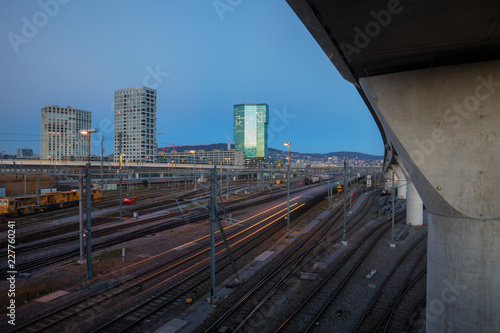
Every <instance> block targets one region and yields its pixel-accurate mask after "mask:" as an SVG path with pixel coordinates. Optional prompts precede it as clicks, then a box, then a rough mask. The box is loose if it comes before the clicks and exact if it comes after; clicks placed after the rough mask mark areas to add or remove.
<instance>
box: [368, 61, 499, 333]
mask: <svg viewBox="0 0 500 333" xmlns="http://www.w3.org/2000/svg"><path fill="white" fill-rule="evenodd" d="M360 83H361V85H362V88H363V90H364V91H365V93H366V94H367V96H368V98H369V100H370V103H371V105H372V107H373V109H374V111H375V113H376V114H377V117H378V119H379V121H380V122H381V124H382V126H383V128H384V132H385V134H386V137H387V139H388V142H389V149H390V151H389V152H388V156H391V154H393V153H394V152H397V155H398V157H399V158H400V160H401V161H402V164H403V165H404V167H405V169H406V171H407V173H408V176H409V178H410V179H411V180H412V181H413V183H414V185H415V187H416V189H417V191H418V194H420V197H421V198H422V201H423V202H424V204H425V207H426V208H427V211H428V213H429V239H428V253H427V258H428V261H427V271H428V273H427V332H494V331H497V332H498V331H500V319H499V318H500V172H499V171H500V61H492V62H484V63H474V64H467V65H457V66H449V67H438V68H432V69H425V70H418V71H409V72H400V73H396V74H389V75H380V76H374V77H370V78H366V79H361V80H360Z"/></svg>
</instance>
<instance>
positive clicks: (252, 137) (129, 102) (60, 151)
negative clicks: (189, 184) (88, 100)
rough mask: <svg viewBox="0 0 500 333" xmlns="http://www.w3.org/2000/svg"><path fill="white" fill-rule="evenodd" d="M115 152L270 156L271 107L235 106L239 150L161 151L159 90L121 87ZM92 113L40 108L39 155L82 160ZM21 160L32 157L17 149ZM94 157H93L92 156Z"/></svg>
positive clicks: (228, 159) (149, 158) (201, 159)
mask: <svg viewBox="0 0 500 333" xmlns="http://www.w3.org/2000/svg"><path fill="white" fill-rule="evenodd" d="M114 97H115V98H114V155H113V156H120V155H121V156H122V157H123V158H124V159H125V160H126V161H127V162H143V163H148V162H163V163H192V164H195V163H200V164H213V165H226V164H227V165H233V166H238V165H248V164H249V163H252V161H253V162H254V163H265V162H266V161H267V160H268V153H267V150H268V147H267V145H268V124H269V106H268V105H267V104H237V105H234V106H233V111H234V113H233V134H234V141H235V149H229V148H230V147H228V149H227V150H226V151H223V150H213V151H204V150H198V151H191V152H188V153H186V152H176V151H173V152H168V153H167V152H165V151H163V152H161V151H157V142H156V90H155V89H152V88H148V87H144V86H141V87H135V88H126V89H117V90H116V91H115V96H114ZM89 129H92V113H91V112H90V111H85V110H80V109H75V108H72V107H69V106H68V107H60V106H58V105H52V106H45V107H43V108H42V109H41V124H40V158H41V159H42V160H55V161H57V160H68V161H75V160H76V161H78V160H80V161H83V160H86V159H87V158H88V156H89V154H90V147H91V137H89V136H88V135H90V133H86V132H85V131H87V132H88V130H89ZM17 156H18V158H27V157H31V156H33V151H32V150H31V149H26V148H19V149H18V153H17ZM91 159H92V160H94V158H91Z"/></svg>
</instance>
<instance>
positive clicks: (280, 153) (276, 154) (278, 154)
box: [167, 143, 384, 161]
mask: <svg viewBox="0 0 500 333" xmlns="http://www.w3.org/2000/svg"><path fill="white" fill-rule="evenodd" d="M213 149H218V150H226V149H227V143H212V144H209V145H193V146H190V145H182V146H175V150H176V151H179V152H181V151H189V150H207V151H209V150H213ZM231 149H234V144H231ZM170 151H172V147H167V152H170ZM267 153H268V155H269V157H270V158H283V157H285V156H286V153H287V152H286V150H279V149H275V148H268V150H267ZM334 156H335V157H337V158H339V159H343V158H344V157H346V156H349V159H354V158H355V159H358V160H364V161H374V160H381V159H383V158H384V157H383V156H378V155H370V154H364V153H359V152H352V151H337V152H331V153H326V154H317V153H297V152H293V151H290V157H292V158H293V159H301V160H328V157H334Z"/></svg>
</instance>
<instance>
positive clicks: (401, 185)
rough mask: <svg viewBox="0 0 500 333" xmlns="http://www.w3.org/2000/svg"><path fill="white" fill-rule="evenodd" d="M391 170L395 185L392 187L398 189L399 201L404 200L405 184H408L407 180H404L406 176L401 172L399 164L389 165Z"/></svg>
mask: <svg viewBox="0 0 500 333" xmlns="http://www.w3.org/2000/svg"><path fill="white" fill-rule="evenodd" d="M391 168H392V169H393V170H394V172H395V174H394V180H395V184H394V186H395V187H396V188H397V189H398V198H399V199H406V192H407V190H406V184H407V183H408V180H407V179H406V176H405V174H404V172H403V169H402V168H401V166H399V164H393V165H391Z"/></svg>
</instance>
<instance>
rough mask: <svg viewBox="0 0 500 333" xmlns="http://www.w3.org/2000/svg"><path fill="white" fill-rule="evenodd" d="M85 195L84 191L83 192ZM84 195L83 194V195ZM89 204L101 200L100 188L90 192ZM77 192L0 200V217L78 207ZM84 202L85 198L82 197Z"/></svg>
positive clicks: (78, 196) (49, 193)
mask: <svg viewBox="0 0 500 333" xmlns="http://www.w3.org/2000/svg"><path fill="white" fill-rule="evenodd" d="M84 193H85V191H84ZM84 195H85V194H84ZM90 195H91V202H98V201H100V200H101V196H102V192H101V189H100V188H96V189H92V190H91V192H90ZM79 199H80V195H79V192H78V191H62V192H48V193H45V194H40V195H28V196H21V197H12V198H9V197H3V198H0V216H18V215H26V214H32V213H38V212H43V211H47V210H54V209H59V208H64V207H71V206H76V205H78V201H79ZM84 200H85V196H84Z"/></svg>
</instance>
